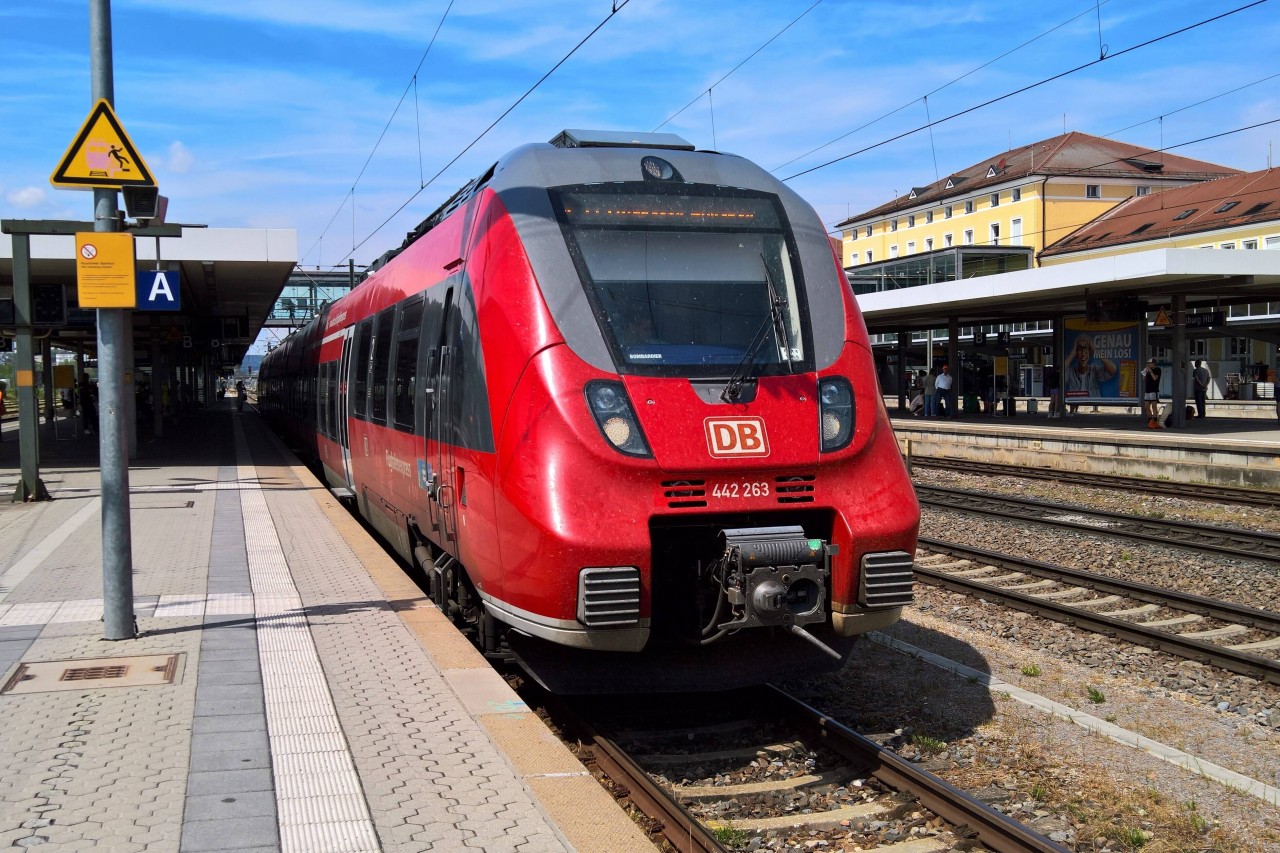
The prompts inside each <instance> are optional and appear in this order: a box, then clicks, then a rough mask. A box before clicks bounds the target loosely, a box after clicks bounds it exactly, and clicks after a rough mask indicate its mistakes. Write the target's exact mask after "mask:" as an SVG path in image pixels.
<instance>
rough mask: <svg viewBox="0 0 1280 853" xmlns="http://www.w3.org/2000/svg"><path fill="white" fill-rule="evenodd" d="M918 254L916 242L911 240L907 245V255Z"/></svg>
mask: <svg viewBox="0 0 1280 853" xmlns="http://www.w3.org/2000/svg"><path fill="white" fill-rule="evenodd" d="M915 253H916V241H915V240H911V241H910V242H908V243H907V254H908V255H914V254H915Z"/></svg>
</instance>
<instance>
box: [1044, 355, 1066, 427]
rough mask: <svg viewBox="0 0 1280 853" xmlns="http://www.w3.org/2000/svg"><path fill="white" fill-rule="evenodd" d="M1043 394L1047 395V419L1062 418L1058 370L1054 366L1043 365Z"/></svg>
mask: <svg viewBox="0 0 1280 853" xmlns="http://www.w3.org/2000/svg"><path fill="white" fill-rule="evenodd" d="M1044 392H1045V393H1046V394H1048V395H1049V417H1051V418H1060V417H1062V389H1061V387H1060V386H1059V384H1058V368H1057V366H1056V365H1052V364H1047V365H1045V368H1044Z"/></svg>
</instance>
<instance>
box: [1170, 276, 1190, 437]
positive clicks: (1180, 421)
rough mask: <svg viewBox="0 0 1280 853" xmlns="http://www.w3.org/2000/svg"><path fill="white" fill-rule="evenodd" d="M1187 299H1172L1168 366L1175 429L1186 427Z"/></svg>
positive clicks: (1176, 297) (1181, 297) (1180, 296)
mask: <svg viewBox="0 0 1280 853" xmlns="http://www.w3.org/2000/svg"><path fill="white" fill-rule="evenodd" d="M1186 322H1187V297H1186V296H1185V295H1183V294H1181V293H1179V294H1176V295H1174V297H1173V346H1172V347H1171V349H1170V351H1171V352H1172V353H1173V357H1172V361H1173V364H1172V365H1170V367H1171V368H1172V372H1173V393H1172V395H1171V396H1172V398H1173V399H1172V402H1173V425H1174V427H1175V428H1177V429H1185V428H1186V426H1187V366H1188V365H1189V364H1190V359H1188V358H1187V326H1186Z"/></svg>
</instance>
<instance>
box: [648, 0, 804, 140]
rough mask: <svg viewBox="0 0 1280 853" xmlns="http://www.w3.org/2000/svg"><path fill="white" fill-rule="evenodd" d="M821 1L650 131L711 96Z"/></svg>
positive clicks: (657, 129)
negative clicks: (714, 90) (703, 97)
mask: <svg viewBox="0 0 1280 853" xmlns="http://www.w3.org/2000/svg"><path fill="white" fill-rule="evenodd" d="M820 3H822V0H817V2H815V3H814V4H813V5H812V6H810V7H809V8H807V9H805V10H804V11H803V12H801V13H800V14H799V15H796V16H795V17H794V18H792V19H791V22H790V23H788V24H787V25H786V26H785V27H783V28H782V29H780V30H778V31H777V32H776V33H774V34H773V35H772V36H771V37H770V38H769V40H768V41H766V42H765V43H764V44H762V45H760V46H759V47H757V48H756V49H755V50H753V51H751V54H750V55H749V56H748V57H747V58H746V59H744V60H742V61H741V62H739V63H738V64H737V65H735V66H733V67H732V68H730V69H729V70H728V72H726V73H725V74H724V76H722V77H721V78H720V79H719V80H717V81H716V82H714V83H712V84H711V85H710V86H708V87H707V89H706V91H704V92H699V93H698V96H697V97H695V98H694V99H693V100H692V101H690V102H689V103H687V104H685V105H684V106H683V107H681V108H680V109H678V110H676V111H675V112H674V113H672V114H671V115H669V116H667V118H666V119H665V120H664V121H663V122H662V123H661V124H659V125H658V126H657V127H655V128H654V129H653V130H652V131H650V133H656V132H658V131H659V130H662V128H664V127H666V126H667V125H668V124H670V123H671V121H672V120H673V119H674V118H675V117H676V116H678V115H680V113H682V112H684V111H685V110H687V109H689V107H691V106H693V105H694V104H696V103H698V101H700V100H702V96H703V95H706V96H707V97H708V98H709V97H711V90H712V89H714V88H715V87H716V86H719V85H720V84H721V83H723V82H724V81H725V80H728V79H729V77H730V76H732V75H733V73H734V72H735V71H737V70H738V69H739V68H741V67H742V66H744V65H746V64H747V63H748V62H750V61H751V60H752V59H754V58H755V56H756V54H757V53H759V52H760V51H762V50H764V49H765V48H766V47H768V46H769V45H771V44H773V42H774V41H776V40H777V38H778V37H779V36H781V35H782V34H783V33H785V32H786V31H787V30H789V29H791V28H792V27H793V26H795V24H796V23H797V22H798V21H799V20H800V19H801V18H803V17H804V16H805V15H807V14H809V13H810V12H812V11H813V10H814V9H815V8H817V7H818V5H819V4H820ZM711 144H712V145H713V146H714V145H715V142H714V141H713V142H712V143H711Z"/></svg>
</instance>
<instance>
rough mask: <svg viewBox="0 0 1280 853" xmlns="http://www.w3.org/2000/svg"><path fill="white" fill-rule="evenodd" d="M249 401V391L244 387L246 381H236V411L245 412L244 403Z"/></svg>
mask: <svg viewBox="0 0 1280 853" xmlns="http://www.w3.org/2000/svg"><path fill="white" fill-rule="evenodd" d="M247 399H249V389H248V388H245V387H244V380H243V379H237V380H236V411H237V412H243V411H244V401H245V400H247Z"/></svg>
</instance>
